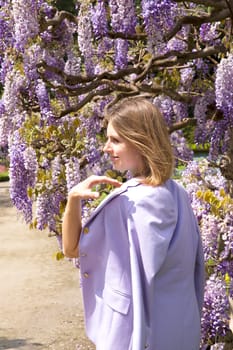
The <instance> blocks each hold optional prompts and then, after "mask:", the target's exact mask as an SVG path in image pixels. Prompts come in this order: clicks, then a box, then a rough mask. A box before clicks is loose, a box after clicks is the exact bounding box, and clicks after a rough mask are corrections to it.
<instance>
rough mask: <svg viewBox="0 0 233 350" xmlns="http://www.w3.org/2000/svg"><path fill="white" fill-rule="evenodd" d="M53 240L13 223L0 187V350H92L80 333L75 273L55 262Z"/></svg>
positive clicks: (5, 193)
mask: <svg viewBox="0 0 233 350" xmlns="http://www.w3.org/2000/svg"><path fill="white" fill-rule="evenodd" d="M57 250H58V246H57V241H56V239H55V238H49V237H48V235H47V233H46V232H40V231H36V230H29V228H28V227H27V226H26V225H25V224H24V223H23V222H22V219H20V218H19V217H17V213H16V210H15V208H13V207H12V205H11V202H10V199H9V191H8V183H5V182H0V350H3V349H8V350H13V349H16V350H46V349H50V350H76V349H77V350H79V349H80V350H81V349H82V350H93V349H94V347H93V345H92V344H91V343H90V342H89V341H88V340H87V338H86V336H85V331H84V322H83V310H82V300H81V290H80V286H79V272H78V270H77V269H76V268H75V267H74V266H73V264H72V263H71V262H70V261H68V260H62V261H56V260H55V259H54V258H53V254H54V253H55V252H56V251H57Z"/></svg>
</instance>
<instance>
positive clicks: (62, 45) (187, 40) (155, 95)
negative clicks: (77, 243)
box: [0, 0, 233, 346]
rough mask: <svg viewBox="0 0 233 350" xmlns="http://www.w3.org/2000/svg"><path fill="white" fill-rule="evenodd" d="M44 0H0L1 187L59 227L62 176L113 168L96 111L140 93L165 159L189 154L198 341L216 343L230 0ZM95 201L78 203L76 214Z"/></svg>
mask: <svg viewBox="0 0 233 350" xmlns="http://www.w3.org/2000/svg"><path fill="white" fill-rule="evenodd" d="M54 3H55V2H54V1H50V0H48V1H45V0H24V1H22V0H12V1H9V0H2V1H0V84H1V86H0V87H1V100H0V148H1V149H8V150H9V159H10V167H9V172H10V186H11V188H10V194H11V199H12V201H13V203H14V205H15V206H16V208H17V209H18V211H19V212H20V213H22V215H23V217H24V219H25V220H26V222H27V223H28V224H30V225H31V226H32V227H34V228H37V229H39V230H44V229H47V230H48V231H49V232H50V233H51V234H54V235H57V236H58V237H60V236H59V235H60V234H61V218H62V215H63V212H64V208H65V204H66V197H67V193H68V191H69V190H70V189H71V188H72V186H74V185H75V184H76V183H78V182H79V181H80V180H82V179H83V178H84V177H86V176H87V175H88V174H90V173H96V174H102V173H106V172H107V174H109V175H110V176H119V174H116V173H115V172H113V171H110V170H109V169H110V165H109V163H108V160H107V158H106V157H105V156H104V155H103V152H102V147H103V143H104V140H105V134H104V128H103V126H104V123H103V115H104V111H105V110H106V109H108V108H110V107H111V105H113V104H114V103H116V102H117V101H118V100H120V99H122V98H125V97H128V96H136V95H143V96H147V97H148V98H150V99H151V101H153V103H155V104H156V105H158V106H159V108H160V109H161V111H162V112H163V115H164V118H165V120H166V122H167V125H168V129H169V132H170V134H171V141H172V144H173V147H174V154H175V157H176V165H177V166H179V165H181V164H182V165H184V164H185V165H188V166H187V167H186V172H185V173H184V174H183V176H182V179H183V182H184V185H185V186H186V187H187V189H188V191H189V194H190V200H191V202H192V205H193V208H194V211H195V213H196V215H197V217H198V220H199V225H200V229H201V233H202V237H203V242H204V250H205V259H206V265H207V270H208V283H207V284H206V297H205V307H204V313H203V320H202V332H203V340H202V342H203V346H204V345H205V344H209V345H212V344H215V343H216V342H217V341H218V340H219V339H220V338H221V337H224V336H225V334H226V333H227V332H228V331H229V329H228V311H229V310H228V307H229V305H228V296H230V295H232V289H231V287H232V278H233V273H232V271H233V268H232V267H233V266H232V256H233V247H232V241H233V229H232V227H233V218H232V197H233V185H232V181H233V165H232V164H233V140H232V135H233V113H232V112H233V83H232V75H233V56H232V55H233V54H232V40H231V22H232V12H233V8H231V6H232V5H231V2H230V1H224V0H222V1H214V0H213V1H212V0H208V2H206V1H205V0H203V1H202V0H198V1H189V0H187V1H185V2H183V1H178V0H177V1H176V0H162V1H158V0H153V1H151V0H142V1H137V0H82V1H81V0H77V1H73V2H72V3H73V5H74V6H73V7H72V12H67V11H62V10H60V11H58V9H57V8H56V7H54V6H53V4H54ZM207 3H208V4H207ZM206 4H207V6H208V7H207V6H206ZM190 144H192V148H194V149H195V148H198V146H201V147H205V149H206V150H208V151H209V154H208V158H207V159H208V161H209V164H211V166H212V167H211V168H209V167H208V166H207V165H205V166H200V164H199V163H196V162H192V159H193V155H194V153H193V149H191V148H190ZM193 146H195V147H193ZM211 169H212V170H211ZM213 169H215V170H213ZM226 174H227V176H226ZM223 175H224V176H225V178H224V176H223ZM125 177H127V175H125ZM109 190H110V189H105V190H104V191H105V192H104V193H103V196H104V195H106V193H107V192H108V191H109ZM101 198H102V197H101ZM34 204H35V207H34ZM96 204H97V203H96ZM94 205H95V203H94V204H93V203H92V204H91V203H85V206H84V207H83V213H84V216H85V217H86V216H87V215H89V211H90V210H91V209H92V208H93V206H94ZM221 339H222V338H221Z"/></svg>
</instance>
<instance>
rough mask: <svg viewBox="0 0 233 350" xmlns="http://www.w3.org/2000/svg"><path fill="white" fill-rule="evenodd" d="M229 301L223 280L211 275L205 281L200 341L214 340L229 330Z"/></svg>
mask: <svg viewBox="0 0 233 350" xmlns="http://www.w3.org/2000/svg"><path fill="white" fill-rule="evenodd" d="M228 308H229V301H228V298H227V294H226V285H225V282H224V281H223V280H222V279H221V278H219V277H218V276H217V275H212V276H211V277H210V278H209V279H208V280H207V282H206V288H205V296H204V307H203V314H202V324H201V330H202V342H203V343H207V342H209V341H210V340H212V342H215V340H217V339H218V337H221V336H224V335H225V334H226V332H227V331H229V314H228Z"/></svg>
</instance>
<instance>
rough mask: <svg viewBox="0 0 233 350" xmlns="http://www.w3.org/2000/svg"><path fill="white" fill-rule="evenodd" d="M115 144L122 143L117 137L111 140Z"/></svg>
mask: <svg viewBox="0 0 233 350" xmlns="http://www.w3.org/2000/svg"><path fill="white" fill-rule="evenodd" d="M111 141H112V142H113V143H119V142H120V141H119V140H118V139H116V138H115V137H112V140H111Z"/></svg>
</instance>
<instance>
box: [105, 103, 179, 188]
mask: <svg viewBox="0 0 233 350" xmlns="http://www.w3.org/2000/svg"><path fill="white" fill-rule="evenodd" d="M105 120H106V121H107V122H108V123H109V122H111V124H112V126H113V127H114V129H115V130H116V132H117V133H118V134H119V135H120V136H121V137H122V138H124V139H125V140H126V141H128V142H129V143H130V144H131V145H133V146H134V147H135V148H136V149H137V150H138V151H139V153H140V154H141V156H142V159H143V164H144V168H143V169H142V170H141V173H140V174H138V175H141V176H143V177H144V180H143V181H142V182H143V183H145V184H148V185H152V186H157V185H161V184H163V183H164V182H165V181H167V180H168V179H169V178H170V177H171V175H172V173H173V165H174V157H173V150H172V146H171V143H170V137H169V133H168V130H167V126H166V123H165V120H164V118H163V116H162V114H161V112H160V111H159V109H158V108H157V107H156V106H155V105H154V104H152V103H151V102H150V101H148V100H147V99H145V98H143V97H133V98H128V99H124V100H122V101H120V102H119V103H117V104H116V105H114V106H113V107H112V109H111V110H110V111H107V112H106V115H105Z"/></svg>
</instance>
